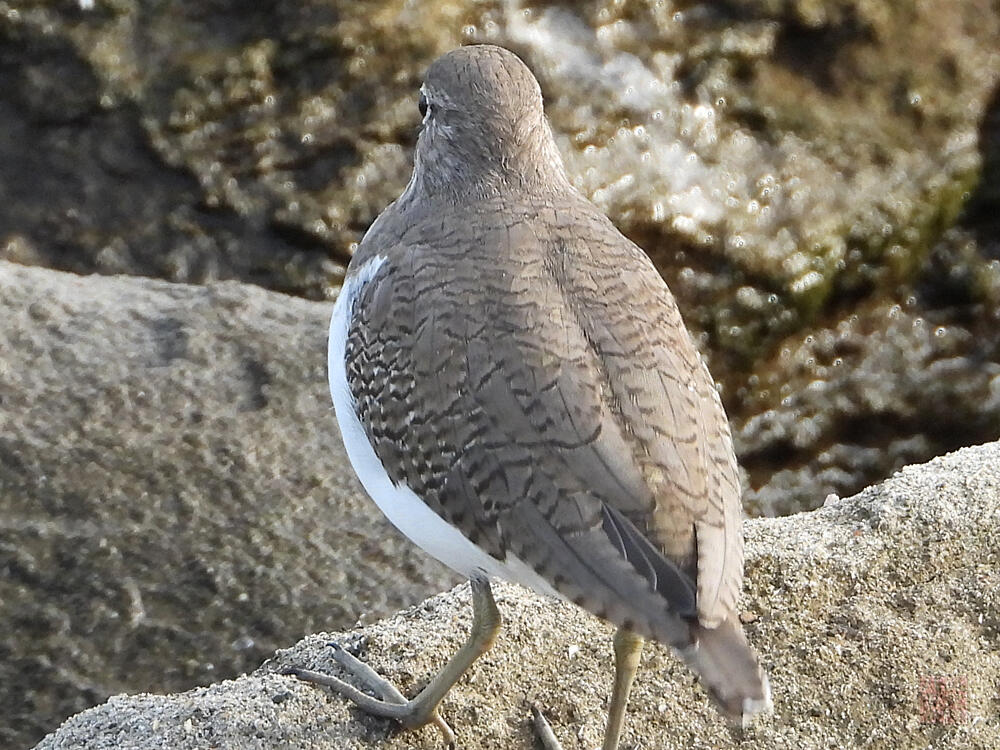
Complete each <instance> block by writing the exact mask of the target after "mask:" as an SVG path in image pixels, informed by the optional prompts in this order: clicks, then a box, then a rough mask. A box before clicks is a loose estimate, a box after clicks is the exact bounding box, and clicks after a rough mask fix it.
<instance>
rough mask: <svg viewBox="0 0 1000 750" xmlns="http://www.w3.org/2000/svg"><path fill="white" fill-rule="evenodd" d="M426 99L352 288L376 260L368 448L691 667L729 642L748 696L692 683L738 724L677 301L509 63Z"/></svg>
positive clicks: (728, 453) (704, 375)
mask: <svg viewBox="0 0 1000 750" xmlns="http://www.w3.org/2000/svg"><path fill="white" fill-rule="evenodd" d="M424 94H425V96H426V97H427V102H428V104H429V107H430V111H429V112H428V115H427V117H426V118H425V123H424V128H423V132H422V133H421V136H420V143H419V145H418V148H417V157H416V164H415V169H414V176H413V178H412V180H411V182H410V185H409V186H408V187H407V189H406V191H405V192H404V193H403V195H402V196H401V197H400V198H399V199H398V200H397V201H396V202H395V203H394V204H392V205H391V206H389V208H387V209H386V211H385V212H384V213H383V214H382V215H381V216H380V217H379V219H378V220H377V221H376V223H375V224H374V225H373V226H372V228H371V229H370V231H369V232H368V234H367V235H366V236H365V238H364V240H363V241H362V243H361V244H360V246H359V248H358V250H357V252H356V254H355V256H354V259H353V260H352V263H351V268H350V269H349V272H348V278H350V277H351V275H352V274H354V273H356V272H357V269H359V268H362V267H363V266H364V265H365V264H366V263H367V262H369V261H371V260H372V259H373V258H380V259H382V261H381V265H380V266H379V267H378V270H377V271H376V272H375V273H374V275H373V276H372V277H371V279H370V280H366V283H365V284H364V285H363V286H361V287H360V289H359V291H358V293H357V297H356V298H355V299H354V300H353V305H352V307H351V309H350V310H348V311H347V312H346V314H347V315H348V320H349V323H348V329H347V340H346V349H345V355H344V359H345V362H344V366H345V367H346V375H347V385H348V387H349V390H350V394H351V396H352V398H353V404H354V408H355V411H356V414H357V416H358V418H359V420H360V422H361V425H362V426H363V428H364V432H365V434H366V436H367V438H368V440H369V442H370V443H371V446H372V448H374V451H375V454H376V455H377V457H378V459H379V461H380V463H381V464H382V466H383V467H384V469H385V471H386V472H387V473H388V475H389V477H390V479H391V480H392V482H393V483H394V484H396V485H405V486H406V487H408V488H409V489H411V490H412V491H413V492H414V493H415V494H416V495H417V497H419V498H420V499H421V500H422V501H423V502H424V503H426V505H427V506H428V507H430V508H431V509H432V510H433V511H434V512H435V513H437V514H438V515H439V516H441V517H442V518H444V519H445V520H447V521H448V522H449V523H450V524H451V525H453V526H455V527H456V528H458V529H459V530H460V531H461V532H462V533H463V534H464V535H465V536H466V537H468V538H469V539H471V540H472V541H473V542H475V544H477V545H478V546H479V547H480V548H481V549H482V550H484V551H485V552H487V553H488V554H489V555H491V556H492V557H494V558H496V559H498V560H504V559H505V558H507V557H508V555H513V556H516V557H517V558H519V559H520V560H522V561H524V562H525V563H526V564H527V565H529V566H530V567H531V568H532V569H534V570H535V571H536V572H537V573H538V574H539V575H540V576H541V577H542V578H544V579H545V580H547V581H548V582H549V583H550V584H551V585H552V586H553V587H554V588H555V589H556V590H557V591H558V592H560V593H561V594H562V595H563V596H565V597H566V598H567V599H571V600H573V601H575V602H577V603H578V604H580V605H581V606H583V607H585V608H587V609H588V610H590V611H592V612H594V613H595V614H597V615H600V616H602V617H605V618H607V619H609V620H611V621H612V622H614V623H616V624H618V625H620V626H624V627H627V628H630V629H632V630H635V631H636V632H637V633H640V634H642V635H645V636H649V637H652V638H655V639H657V640H660V641H662V642H665V643H668V644H670V645H672V646H674V647H675V648H677V649H679V650H680V651H681V652H682V653H687V652H686V651H685V650H687V651H688V652H690V654H694V655H693V656H691V657H690V658H688V661H689V663H692V666H694V667H695V669H696V670H700V669H701V667H699V666H698V664H697V662H698V661H699V659H701V658H702V657H701V656H698V655H697V654H695V651H697V648H695V649H694V650H692V648H693V647H694V646H695V644H698V648H702V647H703V646H704V647H705V648H707V649H708V651H707V652H706V653H708V654H709V657H710V658H712V659H714V658H715V657H714V656H712V654H713V653H714V652H712V650H711V642H712V640H713V637H714V636H715V635H718V634H721V635H719V638H721V639H722V640H723V641H724V643H723V644H722V645H721V646H720V648H722V649H723V651H722V653H723V654H724V655H725V654H728V655H729V656H732V659H733V660H734V661H733V664H732V665H731V666H732V671H734V672H737V673H745V674H742V675H741V676H740V677H739V680H738V681H739V682H740V683H741V685H740V688H739V689H738V690H735V691H734V692H733V693H732V695H730V693H729V692H728V690H727V689H725V688H720V687H719V685H718V684H714V681H717V680H718V677H717V676H713V677H711V678H708V677H706V676H705V674H704V672H702V675H703V679H706V683H707V685H708V687H709V689H710V690H711V691H712V692H713V693H714V694H715V695H716V698H717V699H718V700H719V701H720V703H721V704H722V705H723V707H724V709H725V710H726V711H727V713H739V711H740V710H742V704H739V706H738V705H737V703H733V701H737V699H738V700H743V699H744V698H745V697H746V696H747V695H748V691H749V693H753V692H754V689H755V688H754V686H755V685H758V686H760V689H759V690H756V693H757V694H755V695H754V698H755V699H758V698H761V697H762V693H761V691H764V692H766V678H764V676H763V673H762V672H761V671H760V669H759V667H758V666H757V663H756V659H755V657H754V656H753V654H752V652H751V651H750V649H749V646H748V645H747V644H746V641H745V639H744V637H743V634H742V628H741V627H740V626H739V623H738V620H737V617H736V603H737V600H738V598H739V593H740V588H741V582H742V567H743V536H742V529H741V509H740V487H739V481H738V476H737V469H736V460H735V457H734V454H733V448H732V440H731V437H730V432H729V427H728V423H727V420H726V417H725V414H724V412H723V409H722V405H721V402H720V399H719V397H718V394H717V392H716V390H715V387H714V383H713V381H712V378H711V376H710V375H709V373H708V370H707V368H706V367H705V365H704V364H703V362H702V360H701V358H700V357H699V355H698V353H697V351H696V349H695V347H694V345H693V343H692V341H691V339H690V337H689V335H688V333H687V331H686V329H685V327H684V324H683V322H682V320H681V317H680V314H679V312H678V309H677V306H676V304H675V302H674V299H673V297H672V295H671V294H670V291H669V290H668V289H667V286H666V284H665V283H664V282H663V280H662V279H661V277H660V276H659V274H658V273H657V271H656V270H655V268H654V267H653V265H652V264H651V263H650V261H649V260H648V258H647V257H646V256H645V254H644V253H643V252H642V251H641V250H640V249H639V248H638V247H637V246H636V245H634V244H633V243H632V242H630V241H629V240H628V239H626V238H625V237H624V236H622V235H621V234H620V233H619V232H618V231H617V230H616V229H615V228H614V226H613V225H612V224H611V222H610V221H608V219H607V218H606V217H604V216H603V215H602V214H601V213H600V212H599V211H598V210H597V209H596V208H595V207H594V206H593V205H592V204H591V203H590V202H589V201H587V200H586V199H585V198H583V197H582V196H581V195H579V194H578V193H577V192H576V191H575V190H574V189H573V188H572V187H571V185H570V184H569V182H568V180H567V179H566V177H565V175H564V173H563V168H562V165H561V162H560V160H559V157H558V153H557V152H556V149H555V145H554V142H553V140H552V137H551V133H550V131H549V129H548V125H547V123H546V121H545V119H544V115H543V114H542V104H541V95H540V93H539V91H538V85H537V83H536V82H535V80H534V78H533V76H531V74H530V72H529V71H528V70H527V68H526V67H525V66H524V65H523V64H522V63H520V61H519V60H517V58H516V57H514V56H513V55H511V54H510V53H508V52H506V51H503V50H498V49H497V48H493V47H472V48H463V49H462V50H458V51H456V52H454V53H451V54H450V55H448V56H445V57H444V58H442V59H441V60H439V61H438V62H437V63H435V64H434V66H432V67H431V69H430V70H429V71H428V75H427V78H426V82H425V87H424ZM511 103H513V104H511ZM333 366H335V363H333V362H331V367H333ZM705 648H702V651H705ZM726 658H728V656H727V657H726ZM706 668H707V667H706ZM762 681H763V684H761V682H762ZM748 686H749V687H748ZM730 704H731V705H730ZM737 709H739V710H737Z"/></svg>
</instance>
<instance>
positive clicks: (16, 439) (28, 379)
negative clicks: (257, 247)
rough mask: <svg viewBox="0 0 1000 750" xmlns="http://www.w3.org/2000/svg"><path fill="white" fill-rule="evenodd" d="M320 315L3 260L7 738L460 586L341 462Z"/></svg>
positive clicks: (2, 741) (244, 662)
mask: <svg viewBox="0 0 1000 750" xmlns="http://www.w3.org/2000/svg"><path fill="white" fill-rule="evenodd" d="M329 309H330V306H329V305H326V304H320V303H315V302H306V301H303V300H300V299H295V298H292V297H285V296H283V295H280V294H276V293H273V292H266V291H263V290H260V289H257V288H254V287H249V286H244V285H240V284H236V283H222V284H215V285H210V286H207V287H191V286H183V285H174V284H168V283H165V282H160V281H151V280H143V279H133V278H108V277H99V276H92V277H87V278H81V277H77V276H72V275H68V274H63V273H58V272H55V271H47V270H44V269H36V268H26V267H22V266H17V265H12V264H9V263H4V262H0V311H2V312H0V320H2V323H0V622H2V623H3V627H2V628H0V705H2V706H3V707H4V708H3V711H0V717H2V718H0V746H2V747H24V746H26V745H28V744H30V743H32V742H36V741H37V740H38V739H39V738H41V736H42V735H43V734H44V733H45V732H47V731H51V729H52V728H53V727H54V726H56V724H57V723H58V722H59V721H61V720H62V719H64V718H65V717H66V716H68V715H69V714H71V713H74V712H76V711H80V710H82V709H84V708H86V707H88V706H91V705H93V704H95V703H97V702H100V701H102V700H104V699H105V698H107V696H108V695H110V694H112V693H115V692H120V691H123V690H127V691H140V690H183V689H187V688H189V687H192V686H194V685H197V684H206V683H208V682H211V681H213V680H217V679H220V678H222V677H230V676H233V675H235V674H239V673H240V672H242V671H245V670H248V669H253V668H255V667H257V666H258V665H259V664H260V662H261V661H262V660H263V658H264V657H265V656H266V655H268V654H270V653H271V652H272V651H273V650H274V649H275V648H276V647H278V646H279V645H281V644H283V643H288V642H290V641H292V640H294V639H296V638H299V637H301V636H302V635H304V634H305V633H308V632H311V631H313V630H316V629H318V628H324V627H346V626H350V625H352V624H353V623H354V622H355V621H356V619H357V618H358V617H359V616H361V615H363V614H369V615H378V616H381V615H383V614H386V613H388V612H390V611H393V610H395V609H398V608H399V607H401V606H404V605H406V604H411V603H413V602H415V601H419V600H420V599H422V598H423V597H425V596H427V595H428V594H429V593H431V592H433V591H440V590H441V589H442V588H444V587H446V586H448V585H450V584H452V583H453V582H455V580H457V579H455V578H454V577H452V576H451V575H450V574H448V573H446V572H445V571H444V569H443V568H442V567H441V566H439V565H438V564H437V563H436V562H434V561H432V560H431V559H430V558H427V557H426V556H424V555H422V553H419V552H414V551H412V550H410V549H409V544H408V543H405V542H404V541H403V538H402V537H401V536H399V535H398V534H397V533H396V532H395V531H394V530H392V528H391V526H389V524H388V523H387V522H386V521H385V520H384V519H383V518H382V516H381V514H380V513H379V512H378V510H377V509H376V508H375V507H374V505H373V504H372V503H371V502H370V501H369V500H368V499H367V498H366V497H365V496H364V493H363V491H362V490H361V488H360V486H359V485H358V484H357V483H356V481H355V479H354V476H353V473H352V472H351V471H350V469H349V468H348V464H347V459H346V457H345V456H344V454H343V448H342V447H341V444H340V437H339V435H338V434H337V428H336V423H335V420H334V418H333V414H332V411H331V408H330V401H329V394H328V393H327V386H326V372H325V340H326V328H327V320H328V316H329ZM402 551H405V553H404V554H402V555H401V556H399V558H398V559H396V557H397V555H399V553H400V552H402Z"/></svg>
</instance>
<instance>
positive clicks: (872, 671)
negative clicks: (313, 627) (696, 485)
mask: <svg viewBox="0 0 1000 750" xmlns="http://www.w3.org/2000/svg"><path fill="white" fill-rule="evenodd" d="M998 499H1000V443H992V444H988V445H983V446H979V447H975V448H968V449H965V450H962V451H959V452H957V453H955V454H952V455H949V456H946V457H943V458H938V459H935V460H934V461H932V462H930V463H928V464H926V465H923V466H911V467H908V468H906V469H904V470H903V471H902V472H900V473H898V474H897V475H895V476H894V477H892V478H891V479H889V480H888V481H886V482H885V483H884V484H882V485H880V486H876V487H872V488H870V489H867V490H865V491H863V492H862V493H861V494H859V495H857V496H856V497H853V498H850V499H846V500H837V499H830V500H828V501H827V503H826V504H825V505H824V506H823V507H822V508H821V509H819V510H816V511H813V512H810V513H803V514H800V515H796V516H791V517H787V518H781V519H758V520H751V521H750V522H749V523H748V524H747V573H748V577H747V585H746V594H745V599H744V607H745V614H744V619H745V620H746V621H747V623H748V625H747V629H748V633H749V635H750V639H751V641H753V642H754V644H755V645H756V646H757V647H758V648H759V649H760V650H761V653H762V657H763V660H764V662H765V663H766V664H767V666H768V668H769V671H770V673H771V675H772V685H773V687H774V693H775V704H776V713H775V715H774V716H773V717H772V718H771V719H770V720H769V721H765V722H761V723H758V724H757V725H756V726H754V727H752V728H750V729H749V730H748V732H747V733H746V736H744V737H740V736H739V735H738V734H736V733H732V732H730V730H728V729H727V728H726V727H725V725H724V723H723V722H722V721H721V720H720V719H719V717H718V716H717V715H716V712H715V711H714V709H713V708H712V707H711V706H710V705H709V704H708V701H707V698H706V696H705V695H704V693H703V692H701V691H700V689H692V688H691V685H690V683H692V682H693V677H692V676H691V675H690V674H689V673H688V672H687V671H685V669H684V668H683V667H682V666H681V665H680V664H679V663H678V661H677V660H676V659H674V658H673V657H672V656H670V655H669V654H668V653H667V652H666V651H665V650H664V649H662V648H650V649H648V650H647V651H646V652H645V653H644V656H643V662H642V666H641V668H640V672H639V677H638V680H637V682H636V688H635V692H634V693H633V697H632V701H631V712H630V716H629V719H628V722H627V728H626V734H625V737H624V742H625V743H626V745H627V746H630V745H631V744H633V743H638V744H639V745H640V746H641V747H647V748H684V749H686V748H730V747H737V746H740V747H745V746H752V747H754V748H761V749H762V750H771V749H774V750H777V749H778V748H829V747H862V746H864V747H873V748H893V750H910V749H913V750H916V749H917V748H926V747H935V748H979V749H982V750H985V749H986V748H996V747H1000V717H998V714H997V696H998V695H1000V615H998V613H1000V502H998ZM497 593H498V597H497V599H498V603H499V605H500V608H501V610H502V612H503V614H504V617H505V629H504V631H503V632H502V634H501V637H500V639H499V640H498V642H497V645H496V646H495V648H494V649H493V650H492V651H491V652H490V653H488V654H487V655H486V656H484V657H483V658H482V659H481V660H480V661H479V662H477V665H476V666H475V667H474V668H473V670H472V671H471V673H470V674H469V676H468V677H467V678H466V679H464V680H463V681H461V682H460V683H459V684H458V685H456V687H455V688H454V689H453V690H452V692H451V694H450V695H449V696H448V697H447V698H446V700H445V703H444V706H443V711H444V714H445V716H446V717H447V718H448V719H449V720H450V721H451V723H452V726H453V727H455V728H456V730H457V732H458V734H459V740H460V743H461V744H462V746H464V747H478V748H511V747H525V748H527V747H533V746H534V744H533V740H532V738H531V736H530V735H531V733H530V729H529V725H528V706H529V704H530V703H537V704H538V705H540V706H541V707H542V708H543V709H544V710H545V712H546V713H547V715H548V716H549V718H550V719H551V720H552V722H553V724H554V725H555V727H556V732H557V734H559V735H560V736H561V738H562V739H563V741H564V742H566V743H567V747H595V746H597V745H598V744H599V742H600V733H601V731H602V728H603V714H602V712H603V711H604V710H605V696H606V695H607V692H608V687H609V680H610V677H611V656H610V654H611V632H610V629H609V628H608V627H607V626H606V625H604V624H601V623H600V622H599V621H597V620H596V619H594V618H592V617H590V616H589V615H586V614H584V613H583V612H582V611H581V610H579V609H577V608H576V607H574V606H572V605H568V604H557V603H554V602H551V601H546V600H542V599H539V598H538V597H535V596H533V595H531V594H529V593H527V592H525V591H523V590H521V589H519V588H515V587H512V586H506V585H504V586H498V587H497ZM470 619H471V617H470V612H469V604H468V590H467V588H466V587H465V586H460V587H459V588H457V589H455V590H453V591H451V592H449V593H446V594H443V595H441V596H437V597H434V598H432V599H429V600H427V601H426V602H424V603H423V604H422V605H419V606H416V607H414V608H412V609H409V610H406V611H404V612H401V613H400V614H398V615H396V616H394V617H391V618H388V619H386V620H383V621H381V622H378V623H375V624H373V625H371V626H368V627H364V628H358V629H355V630H353V631H351V632H349V633H348V632H345V633H335V634H320V635H314V636H310V637H308V638H306V639H305V640H303V641H301V642H300V643H298V644H297V645H295V646H294V647H293V648H291V649H289V650H286V651H280V652H278V653H277V654H276V655H275V657H274V658H273V659H272V660H270V661H269V662H268V663H267V664H266V665H265V666H264V667H263V668H261V669H260V670H258V671H257V672H255V673H253V674H251V675H248V676H242V677H239V678H238V679H236V680H232V681H226V682H221V683H218V684H215V685H212V686H211V687H208V688H199V689H196V690H192V691H190V692H187V693H183V694H180V695H166V696H163V695H138V696H124V695H122V696H116V697H114V698H112V699H111V700H110V701H108V702H107V703H106V704H104V705H102V706H99V707H97V708H94V709H91V710H89V711H87V712H85V713H83V714H80V715H78V716H75V717H73V718H72V719H70V720H69V721H67V722H66V723H65V724H64V725H63V726H62V727H61V728H60V729H59V730H58V731H57V732H55V733H54V734H52V735H50V736H49V737H47V738H46V739H45V740H44V741H43V742H42V743H41V744H39V745H38V748H39V750H56V749H57V748H88V749H89V750H103V749H104V748H108V749H109V750H110V748H137V749H138V748H150V749H152V748H163V747H170V748H176V749H177V750H186V749H187V748H191V749H193V748H204V747H217V748H227V749H237V748H274V747H289V748H291V747H296V748H300V747H301V748H316V749H317V750H319V749H320V748H336V749H337V750H344V749H348V748H352V749H353V748H375V747H379V748H404V747H406V748H411V747H419V748H435V750H436V749H437V748H439V747H441V740H440V736H439V735H438V733H437V731H436V729H434V728H433V727H427V728H424V729H421V730H419V731H416V732H406V733H401V732H398V731H397V729H396V728H395V727H393V725H392V724H391V723H390V722H387V721H384V720H378V719H374V718H372V717H369V716H367V715H364V714H361V713H359V712H358V711H356V710H355V709H353V708H351V707H350V706H349V705H348V704H347V703H346V702H345V701H343V700H342V699H341V698H339V697H337V696H335V695H333V694H331V693H329V692H328V691H325V690H322V689H318V688H316V687H315V686H312V685H308V684H304V683H301V682H298V681H297V680H295V679H293V678H290V677H283V676H280V675H279V674H277V671H278V670H279V669H280V667H281V666H283V665H288V664H298V665H303V664H304V665H308V666H311V667H313V668H318V669H323V670H332V669H335V667H334V666H333V665H334V662H333V661H332V660H331V658H330V650H329V648H328V647H327V646H326V645H325V643H326V642H327V641H328V640H329V639H330V638H337V639H342V640H343V641H350V642H355V643H359V644H360V645H361V648H362V650H364V651H366V658H368V659H369V661H370V662H371V663H372V665H373V666H374V667H375V668H376V669H378V670H379V671H381V672H382V673H383V674H386V675H387V676H389V677H390V678H391V679H393V680H395V681H396V682H397V684H398V685H399V686H400V687H401V689H402V690H403V691H404V693H412V692H413V691H415V690H416V689H418V688H419V687H420V684H421V681H422V680H423V679H425V678H426V677H427V676H429V675H430V674H432V673H433V671H434V670H435V669H436V668H437V666H439V665H440V664H441V663H442V661H443V660H444V659H445V658H447V656H448V655H449V654H450V653H451V652H453V651H454V649H456V648H457V647H458V645H459V644H460V643H461V641H462V639H463V638H464V636H465V634H466V632H467V630H468V627H469V624H470ZM574 738H575V739H574ZM741 740H742V742H741Z"/></svg>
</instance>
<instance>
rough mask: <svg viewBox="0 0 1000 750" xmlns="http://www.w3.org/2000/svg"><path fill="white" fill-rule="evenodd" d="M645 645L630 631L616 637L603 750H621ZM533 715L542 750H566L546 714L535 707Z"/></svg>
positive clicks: (619, 629)
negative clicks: (619, 744) (626, 713)
mask: <svg viewBox="0 0 1000 750" xmlns="http://www.w3.org/2000/svg"><path fill="white" fill-rule="evenodd" d="M642 643H643V640H642V637H641V636H639V635H636V634H635V633H633V632H632V631H631V630H629V629H628V628H618V631H617V632H616V633H615V683H614V686H613V687H612V688H611V705H610V706H609V707H608V723H607V726H606V727H605V729H604V744H603V745H602V746H601V748H602V750H618V741H619V740H620V739H621V735H622V725H623V724H624V723H625V709H626V707H627V706H628V696H629V693H630V692H632V681H633V680H634V679H635V673H636V670H638V668H639V657H640V656H641V655H642ZM531 714H532V717H533V718H534V723H535V732H536V733H537V734H538V739H539V740H541V742H542V747H544V748H545V750H562V745H560V744H559V740H557V739H556V736H555V733H553V731H552V727H551V726H550V725H549V722H548V721H546V720H545V717H544V716H543V715H542V712H541V711H539V710H538V709H537V708H535V707H534V706H532V707H531Z"/></svg>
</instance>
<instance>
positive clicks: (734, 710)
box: [680, 617, 774, 727]
mask: <svg viewBox="0 0 1000 750" xmlns="http://www.w3.org/2000/svg"><path fill="white" fill-rule="evenodd" d="M691 634H692V636H693V643H692V644H691V645H690V646H688V647H686V648H684V649H681V650H680V654H681V656H682V657H683V659H684V661H685V662H686V663H687V664H688V666H689V667H691V669H693V670H694V671H695V673H697V675H698V677H699V678H700V679H701V683H702V685H704V686H705V689H706V690H707V691H708V693H709V695H711V696H712V698H713V700H714V701H715V703H716V705H717V706H718V708H719V710H720V711H721V712H722V714H723V715H725V717H726V718H727V719H729V720H730V721H731V722H733V723H734V724H738V725H739V726H742V727H746V726H748V725H749V724H750V722H751V721H752V720H753V719H754V717H756V716H760V715H763V714H767V713H770V712H771V711H772V710H773V709H774V702H773V700H772V698H771V683H770V681H769V680H768V679H767V673H766V672H765V671H764V670H763V668H762V667H761V666H760V662H759V661H758V660H757V655H756V654H755V653H754V651H753V649H752V648H751V647H750V644H749V643H748V642H747V639H746V636H745V635H744V634H743V628H742V627H741V626H740V624H739V620H737V619H736V618H735V617H732V618H730V619H728V620H726V621H725V622H723V623H722V624H720V625H719V626H718V627H714V628H708V627H704V626H702V625H694V626H693V627H692V629H691Z"/></svg>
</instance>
